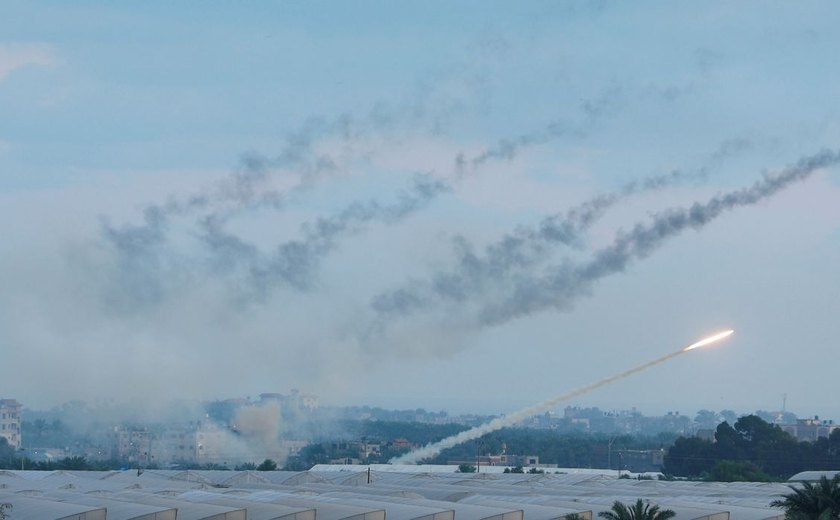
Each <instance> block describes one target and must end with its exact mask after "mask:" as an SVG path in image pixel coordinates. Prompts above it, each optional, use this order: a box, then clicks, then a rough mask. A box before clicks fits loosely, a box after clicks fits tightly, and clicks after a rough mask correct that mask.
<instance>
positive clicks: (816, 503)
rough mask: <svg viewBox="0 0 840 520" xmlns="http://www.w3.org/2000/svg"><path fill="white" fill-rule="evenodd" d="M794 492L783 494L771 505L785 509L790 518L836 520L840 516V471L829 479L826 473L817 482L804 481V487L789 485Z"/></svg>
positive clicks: (794, 519) (792, 519) (793, 519)
mask: <svg viewBox="0 0 840 520" xmlns="http://www.w3.org/2000/svg"><path fill="white" fill-rule="evenodd" d="M788 487H790V489H791V490H792V491H793V493H790V494H787V495H783V498H782V499H781V500H774V501H773V502H772V503H771V504H770V505H771V506H772V507H778V508H781V509H784V510H785V517H786V518H789V519H790V520H829V519H831V520H835V519H838V518H840V473H837V474H835V475H834V478H832V479H831V480H829V479H828V478H827V477H825V475H823V476H822V477H820V480H819V481H818V482H817V483H812V482H803V483H802V487H797V486H788Z"/></svg>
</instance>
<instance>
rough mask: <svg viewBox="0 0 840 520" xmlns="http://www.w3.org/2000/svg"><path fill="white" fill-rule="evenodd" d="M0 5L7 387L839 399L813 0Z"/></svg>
mask: <svg viewBox="0 0 840 520" xmlns="http://www.w3.org/2000/svg"><path fill="white" fill-rule="evenodd" d="M3 4H4V8H3V11H4V16H3V17H2V18H0V237H2V240H0V348H1V349H2V359H3V362H2V366H3V368H4V370H3V377H2V379H0V395H2V396H3V397H14V398H17V399H18V400H19V401H21V402H22V403H24V405H26V406H29V407H32V408H47V407H50V406H53V405H56V404H58V403H61V402H64V401H67V400H70V399H82V400H86V401H88V402H92V403H96V402H122V401H129V400H137V399H143V400H150V401H161V402H162V401H165V400H168V399H176V398H189V399H217V398H225V397H236V396H252V397H256V396H257V395H258V394H259V393H261V392H286V391H288V390H289V389H291V388H300V389H301V390H302V391H305V392H310V393H313V394H316V395H319V396H320V397H321V400H322V402H323V403H325V404H335V405H345V404H346V405H349V404H359V405H360V404H371V405H378V406H383V407H390V408H418V407H423V408H426V409H435V410H438V409H446V410H448V411H450V412H451V413H465V412H480V413H506V412H510V411H513V410H516V409H518V408H521V407H524V406H528V405H530V404H533V403H536V402H540V401H543V400H546V399H551V398H553V397H555V396H558V395H562V394H565V393H566V392H568V391H570V390H572V389H574V388H577V387H581V386H584V385H587V384H589V383H591V382H593V381H596V380H598V379H601V378H604V377H607V376H610V375H612V374H615V373H618V372H621V371H623V370H626V369H629V368H632V367H634V366H636V365H639V364H642V363H645V362H647V361H650V360H652V359H656V358H658V357H660V356H662V355H664V354H667V353H668V352H671V351H675V350H677V349H679V348H681V347H684V346H686V345H688V344H690V343H692V342H694V341H695V340H697V339H699V338H701V337H703V336H705V335H707V334H710V333H712V332H716V331H719V330H722V329H726V328H733V329H735V330H736V333H735V334H734V335H733V336H732V337H731V338H730V339H728V340H727V341H726V343H725V344H722V345H720V346H719V347H716V348H709V349H699V350H697V351H692V352H690V353H686V355H683V356H679V357H677V358H675V359H673V360H669V361H668V362H667V363H666V364H662V365H660V366H657V367H653V368H651V369H649V370H647V371H645V372H643V373H641V374H637V375H634V376H632V377H629V378H627V379H623V380H620V381H616V382H614V383H612V384H610V385H607V386H604V387H603V388H599V389H598V390H595V391H593V392H591V393H589V394H586V395H585V396H579V397H577V398H576V399H575V400H574V401H573V402H571V403H570V404H575V405H580V406H599V407H601V408H603V409H605V410H618V409H629V408H631V407H636V408H637V409H638V410H641V411H642V412H643V413H649V414H658V413H664V412H666V411H681V412H683V413H694V411H696V410H698V409H703V408H705V409H712V410H721V409H724V408H728V409H734V410H736V411H740V412H750V411H754V410H758V409H761V410H778V409H780V408H781V406H782V401H783V395H786V406H787V409H788V410H790V411H794V412H795V413H798V414H800V415H801V416H809V415H820V416H821V417H826V418H834V419H838V420H840V402H838V401H837V399H836V392H835V391H834V386H835V385H834V381H836V379H837V366H838V364H837V362H838V346H840V345H839V344H838V341H837V337H838V332H839V331H838V321H837V316H840V297H838V295H840V270H838V269H837V266H838V265H840V171H838V170H840V168H838V163H840V98H838V97H837V96H836V85H838V84H840V70H838V68H837V67H834V66H833V65H832V64H833V63H834V61H835V60H836V49H838V48H840V34H838V32H837V31H836V29H835V27H834V24H833V23H832V22H833V21H834V20H836V19H837V16H838V15H840V12H838V11H840V5H838V4H836V3H834V2H828V1H824V2H807V1H806V2H797V3H786V2H737V3H732V2H678V3H674V2H652V1H651V2H648V1H643V2H632V3H629V2H610V1H565V2H556V1H550V2H549V1H546V2H540V1H529V2H486V1H481V2H479V1H474V2H471V1H464V2H436V1H433V2H425V1H424V2H376V1H350V2H318V1H315V2H310V1H307V2H304V1H291V0H289V1H273V2H270V1H265V2H250V3H247V4H243V3H236V2H214V3H207V2H188V1H187V2H178V3H172V2H155V1H152V2H143V3H136V4H131V3H119V4H117V3H113V2H94V1H80V2H73V3H66V2H53V1H40V2H23V1H15V0H9V1H5V2H4V3H3Z"/></svg>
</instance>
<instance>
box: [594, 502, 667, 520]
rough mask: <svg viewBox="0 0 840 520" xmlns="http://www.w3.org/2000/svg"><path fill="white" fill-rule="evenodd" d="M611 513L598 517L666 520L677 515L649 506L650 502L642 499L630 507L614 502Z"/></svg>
mask: <svg viewBox="0 0 840 520" xmlns="http://www.w3.org/2000/svg"><path fill="white" fill-rule="evenodd" d="M610 509H612V511H601V512H600V513H598V516H600V517H601V518H604V519H606V520H668V519H669V518H673V517H674V516H676V515H677V513H675V512H674V511H672V510H671V509H661V510H660V509H659V506H658V505H653V506H652V505H650V502H648V501H644V502H642V499H641V498H640V499H638V500H636V503H635V504H633V505H632V506H630V507H627V506H626V505H625V504H623V503H621V502H619V501H618V500H616V501H615V502H613V505H612V507H611V508H610Z"/></svg>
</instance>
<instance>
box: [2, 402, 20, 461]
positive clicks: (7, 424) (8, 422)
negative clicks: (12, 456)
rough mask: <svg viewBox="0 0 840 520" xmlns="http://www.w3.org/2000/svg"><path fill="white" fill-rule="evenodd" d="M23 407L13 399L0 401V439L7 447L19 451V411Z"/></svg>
mask: <svg viewBox="0 0 840 520" xmlns="http://www.w3.org/2000/svg"><path fill="white" fill-rule="evenodd" d="M22 407H23V405H21V404H20V403H19V402H17V401H16V400H15V399H0V437H4V438H5V439H6V440H7V441H8V442H9V446H11V447H13V448H15V449H19V448H20V446H21V438H20V410H21V408H22Z"/></svg>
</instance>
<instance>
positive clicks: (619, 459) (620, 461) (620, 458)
mask: <svg viewBox="0 0 840 520" xmlns="http://www.w3.org/2000/svg"><path fill="white" fill-rule="evenodd" d="M621 455H622V453H621V452H620V451H619V452H618V478H621V467H622V466H623V463H622V457H621Z"/></svg>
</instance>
